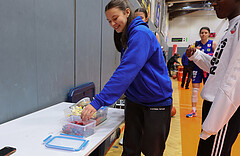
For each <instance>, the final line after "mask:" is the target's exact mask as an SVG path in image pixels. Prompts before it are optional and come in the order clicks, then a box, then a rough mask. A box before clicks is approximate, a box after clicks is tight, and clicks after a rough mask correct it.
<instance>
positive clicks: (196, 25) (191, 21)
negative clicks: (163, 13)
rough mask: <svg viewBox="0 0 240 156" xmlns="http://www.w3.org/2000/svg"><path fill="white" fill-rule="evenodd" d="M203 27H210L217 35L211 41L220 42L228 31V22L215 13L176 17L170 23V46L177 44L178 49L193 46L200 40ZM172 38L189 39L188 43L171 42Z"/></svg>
mask: <svg viewBox="0 0 240 156" xmlns="http://www.w3.org/2000/svg"><path fill="white" fill-rule="evenodd" d="M203 26H207V27H209V28H210V30H211V32H215V33H216V36H215V38H211V39H213V40H214V41H215V42H218V41H219V40H220V39H221V37H222V36H223V34H224V31H225V30H226V29H227V26H228V21H227V20H225V19H224V20H221V19H218V18H217V17H216V13H215V11H197V12H194V13H190V14H187V15H183V16H180V17H176V18H174V19H173V20H171V21H169V31H168V43H167V44H168V46H169V47H172V46H173V44H177V46H178V47H187V46H188V45H189V44H193V43H194V42H195V41H196V40H200V37H199V30H200V28H201V27H203ZM172 38H187V42H171V41H172Z"/></svg>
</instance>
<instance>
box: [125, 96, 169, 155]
mask: <svg viewBox="0 0 240 156" xmlns="http://www.w3.org/2000/svg"><path fill="white" fill-rule="evenodd" d="M171 108H172V106H166V107H145V106H143V105H140V104H135V103H133V102H131V101H129V100H126V104H125V131H124V137H123V153H122V155H123V156H141V152H142V153H143V154H144V155H145V156H162V155H163V152H164V149H165V142H166V140H167V137H168V133H169V128H170V122H171Z"/></svg>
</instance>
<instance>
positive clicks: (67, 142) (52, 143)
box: [43, 134, 89, 151]
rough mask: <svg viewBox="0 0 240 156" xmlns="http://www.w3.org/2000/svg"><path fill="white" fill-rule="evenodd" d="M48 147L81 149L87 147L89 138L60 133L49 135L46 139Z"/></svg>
mask: <svg viewBox="0 0 240 156" xmlns="http://www.w3.org/2000/svg"><path fill="white" fill-rule="evenodd" d="M43 142H44V144H45V146H46V147H49V148H56V149H61V150H68V151H80V150H82V149H84V148H85V147H86V145H87V144H88V142H89V140H85V139H83V138H77V137H73V136H68V134H64V135H62V134H60V135H59V136H52V135H50V136H48V137H47V138H46V139H45V140H44V141H43Z"/></svg>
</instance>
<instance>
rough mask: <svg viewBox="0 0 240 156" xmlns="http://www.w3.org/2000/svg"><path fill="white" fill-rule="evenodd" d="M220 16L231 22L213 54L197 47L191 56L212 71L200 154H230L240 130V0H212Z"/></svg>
mask: <svg viewBox="0 0 240 156" xmlns="http://www.w3.org/2000/svg"><path fill="white" fill-rule="evenodd" d="M210 1H211V3H212V6H214V9H215V11H216V14H217V17H218V18H220V19H224V18H227V19H228V20H229V26H228V28H227V30H226V32H225V34H224V36H223V37H222V38H221V40H220V42H219V43H218V45H217V47H216V50H215V52H214V54H213V56H209V55H207V54H205V53H202V52H201V51H200V50H198V49H196V48H191V46H189V48H188V49H187V52H186V54H187V56H188V57H189V59H190V60H193V61H194V63H195V64H197V65H198V66H199V67H200V68H201V69H203V70H204V71H207V72H208V73H209V77H208V80H207V81H206V83H205V85H204V87H203V89H202V92H201V97H202V98H203V99H204V102H203V109H202V122H203V124H202V132H201V134H200V141H199V145H198V156H230V155H231V148H232V145H233V143H234V142H235V140H236V138H237V136H238V134H239V132H240V108H239V105H240V87H239V86H240V41H239V39H240V0H210Z"/></svg>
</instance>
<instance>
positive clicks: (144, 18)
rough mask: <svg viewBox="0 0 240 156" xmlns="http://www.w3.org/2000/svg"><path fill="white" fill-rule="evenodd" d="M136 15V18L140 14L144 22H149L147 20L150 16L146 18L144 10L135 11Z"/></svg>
mask: <svg viewBox="0 0 240 156" xmlns="http://www.w3.org/2000/svg"><path fill="white" fill-rule="evenodd" d="M134 16H135V18H136V17H138V16H140V17H141V18H142V20H143V22H146V23H147V21H148V18H146V16H145V14H144V13H143V12H135V13H134Z"/></svg>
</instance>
